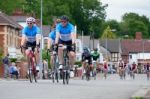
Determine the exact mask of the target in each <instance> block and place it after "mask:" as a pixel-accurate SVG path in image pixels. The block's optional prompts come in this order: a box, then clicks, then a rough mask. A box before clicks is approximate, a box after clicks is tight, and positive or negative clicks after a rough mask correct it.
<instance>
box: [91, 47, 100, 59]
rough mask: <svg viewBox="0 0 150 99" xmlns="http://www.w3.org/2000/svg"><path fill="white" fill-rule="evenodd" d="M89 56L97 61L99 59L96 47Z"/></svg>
mask: <svg viewBox="0 0 150 99" xmlns="http://www.w3.org/2000/svg"><path fill="white" fill-rule="evenodd" d="M91 56H92V59H93V60H94V61H97V60H98V59H99V52H98V50H97V48H95V49H94V52H93V53H91Z"/></svg>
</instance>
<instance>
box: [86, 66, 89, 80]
mask: <svg viewBox="0 0 150 99" xmlns="http://www.w3.org/2000/svg"><path fill="white" fill-rule="evenodd" d="M86 80H87V81H89V80H90V68H89V66H88V65H87V67H86Z"/></svg>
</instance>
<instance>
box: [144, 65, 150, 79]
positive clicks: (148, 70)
mask: <svg viewBox="0 0 150 99" xmlns="http://www.w3.org/2000/svg"><path fill="white" fill-rule="evenodd" d="M145 71H146V75H147V80H149V78H150V64H149V63H147V64H146V66H145Z"/></svg>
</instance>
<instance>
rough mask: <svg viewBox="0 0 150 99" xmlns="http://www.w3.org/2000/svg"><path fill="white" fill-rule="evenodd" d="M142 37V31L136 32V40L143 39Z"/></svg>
mask: <svg viewBox="0 0 150 99" xmlns="http://www.w3.org/2000/svg"><path fill="white" fill-rule="evenodd" d="M141 39H142V33H141V32H136V33H135V40H141Z"/></svg>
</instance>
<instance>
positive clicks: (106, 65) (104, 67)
mask: <svg viewBox="0 0 150 99" xmlns="http://www.w3.org/2000/svg"><path fill="white" fill-rule="evenodd" d="M107 72H108V63H107V60H104V63H103V73H104V77H105V79H106V77H107Z"/></svg>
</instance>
